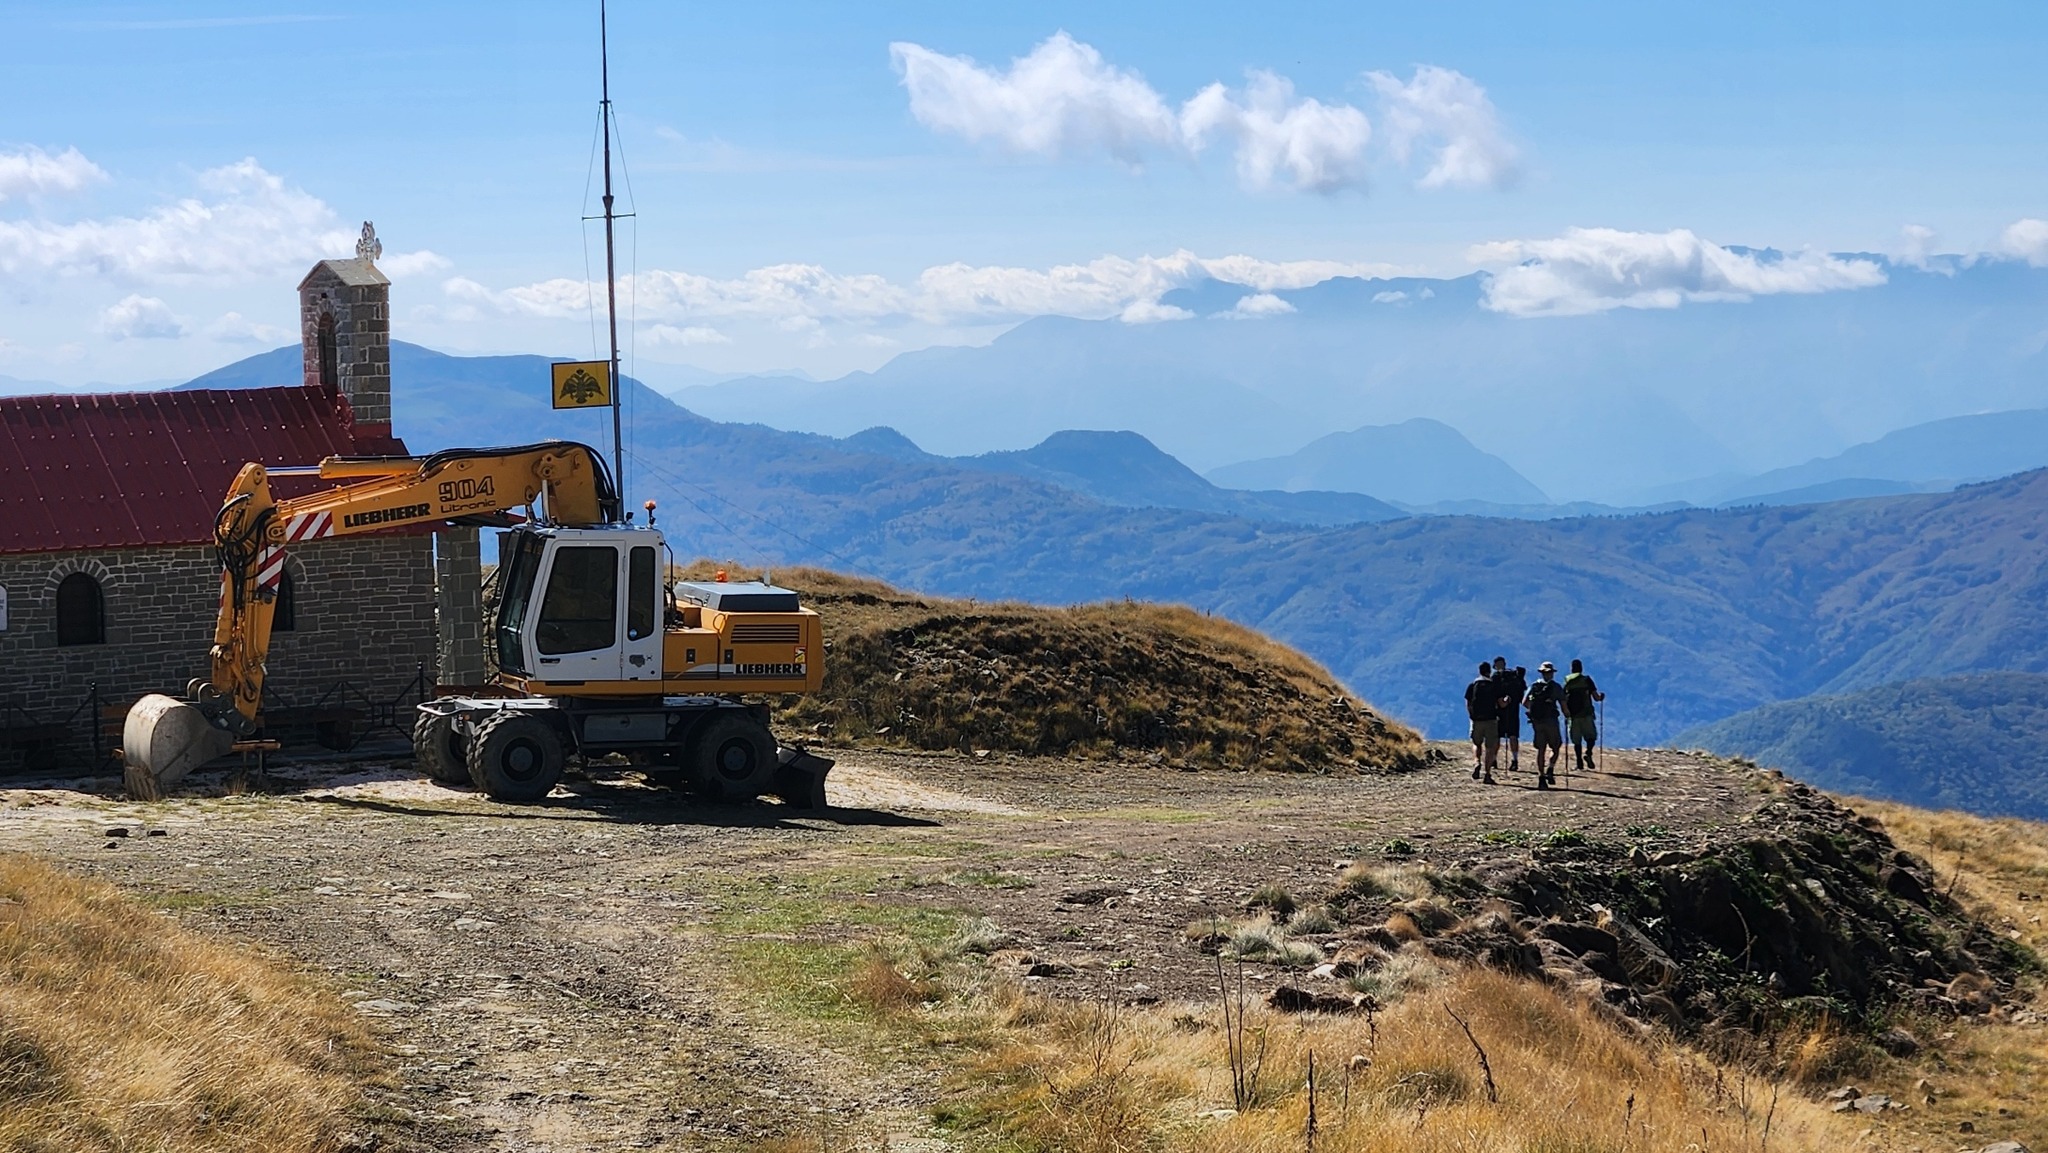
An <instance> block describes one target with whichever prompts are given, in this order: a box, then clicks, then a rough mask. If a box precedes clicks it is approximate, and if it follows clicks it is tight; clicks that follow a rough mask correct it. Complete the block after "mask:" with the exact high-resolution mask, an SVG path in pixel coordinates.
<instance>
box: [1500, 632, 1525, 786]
mask: <svg viewBox="0 0 2048 1153" xmlns="http://www.w3.org/2000/svg"><path fill="white" fill-rule="evenodd" d="M1493 683H1494V684H1495V686H1497V687H1498V688H1499V689H1500V734H1499V736H1500V739H1501V740H1504V741H1506V742H1507V744H1508V771H1509V772H1511V773H1518V772H1520V771H1521V770H1522V698H1523V697H1524V696H1525V695H1527V694H1528V692H1529V670H1528V669H1525V668H1522V667H1521V666H1520V665H1517V666H1515V667H1514V668H1509V667H1508V659H1507V658H1506V657H1495V658H1493Z"/></svg>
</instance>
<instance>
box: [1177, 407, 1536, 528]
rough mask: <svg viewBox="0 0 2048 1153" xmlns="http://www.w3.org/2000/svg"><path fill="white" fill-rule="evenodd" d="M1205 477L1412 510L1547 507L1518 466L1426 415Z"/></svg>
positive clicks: (1224, 468)
mask: <svg viewBox="0 0 2048 1153" xmlns="http://www.w3.org/2000/svg"><path fill="white" fill-rule="evenodd" d="M1207 475H1208V477H1209V479H1210V480H1212V481H1214V482H1215V483H1217V484H1219V485H1223V486H1225V487H1227V488H1246V489H1281V490H1283V491H1286V492H1299V491H1302V490H1304V489H1323V490H1329V491H1335V492H1361V493H1367V494H1370V495H1372V496H1376V497H1379V498H1380V499H1381V500H1387V501H1394V502H1397V503H1399V504H1401V505H1403V506H1406V507H1410V508H1413V507H1419V506H1427V505H1435V504H1443V503H1450V502H1457V501H1479V502H1485V503H1487V504H1493V505H1507V506H1515V505H1519V506H1536V505H1546V504H1549V503H1550V498H1549V497H1547V496H1545V495H1544V494H1543V490H1542V489H1539V488H1537V487H1536V486H1535V485H1533V484H1530V483H1529V479H1528V478H1527V477H1525V476H1523V475H1522V474H1521V473H1519V472H1516V471H1515V469H1514V466H1513V465H1510V464H1509V463H1508V462H1506V461H1504V460H1502V459H1501V458H1499V457H1497V456H1495V455H1493V454H1492V453H1489V452H1481V451H1480V450H1479V449H1478V447H1476V446H1475V445H1473V443H1472V442H1471V441H1469V440H1466V439H1465V436H1464V434H1463V433H1461V432H1459V431H1458V430H1457V429H1455V428H1452V427H1451V426H1450V425H1447V424H1444V423H1443V422H1441V421H1435V420H1430V419H1428V418H1426V417H1415V418H1414V419H1412V420H1405V421H1402V422H1401V423H1399V424H1390V425H1366V426H1364V427H1361V428H1355V429H1352V430H1351V431H1350V432H1333V433H1331V434H1329V435H1328V436H1324V437H1319V438H1318V439H1316V440H1312V441H1310V442H1309V443H1308V444H1306V445H1304V446H1302V447H1301V448H1300V449H1297V450H1296V451H1294V452H1292V453H1289V454H1287V455H1286V456H1277V457H1267V458H1265V459H1262V460H1247V461H1240V462H1238V463H1237V464H1227V465H1223V466H1221V467H1218V468H1212V469H1210V470H1209V472H1208V474H1207Z"/></svg>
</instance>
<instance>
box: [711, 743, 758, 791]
mask: <svg viewBox="0 0 2048 1153" xmlns="http://www.w3.org/2000/svg"><path fill="white" fill-rule="evenodd" d="M757 763H758V762H757V759H756V758H755V756H754V746H753V743H752V742H751V741H745V740H737V739H735V740H730V741H727V742H725V743H724V744H722V745H720V746H718V758H717V764H718V775H719V776H721V777H723V778H725V779H726V780H728V781H745V780H748V779H750V778H752V777H753V775H754V770H755V768H756V765H757Z"/></svg>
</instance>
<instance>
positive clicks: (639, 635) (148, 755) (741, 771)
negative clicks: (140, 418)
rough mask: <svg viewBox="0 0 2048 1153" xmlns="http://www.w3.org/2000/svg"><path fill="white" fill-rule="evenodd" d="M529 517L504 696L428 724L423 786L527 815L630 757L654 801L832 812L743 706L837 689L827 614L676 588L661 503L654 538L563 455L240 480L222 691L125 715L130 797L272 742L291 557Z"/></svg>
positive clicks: (600, 475)
mask: <svg viewBox="0 0 2048 1153" xmlns="http://www.w3.org/2000/svg"><path fill="white" fill-rule="evenodd" d="M285 475H297V476H318V477H319V478H321V479H322V480H328V481H335V482H340V483H338V484H337V485H335V486H334V487H331V488H328V489H325V490H323V491H319V492H316V493H314V494H312V495H309V496H303V497H293V498H290V499H286V500H278V499H276V498H275V497H274V496H273V495H272V493H271V485H270V478H271V477H273V476H285ZM521 509H523V510H524V513H525V516H524V519H523V520H520V521H519V522H518V523H516V524H514V525H513V527H512V528H511V530H510V531H509V532H507V533H504V534H503V535H502V536H501V537H500V548H499V558H498V577H497V580H498V597H497V610H496V615H495V619H494V620H492V621H490V622H488V625H487V627H488V629H489V632H488V635H487V638H486V643H487V644H489V645H490V646H491V648H492V650H493V652H494V653H495V655H496V657H497V661H496V664H497V670H498V671H497V673H496V675H495V683H494V684H493V685H492V686H491V687H490V691H489V692H488V693H479V694H478V695H474V696H445V697H439V698H437V699H435V700H431V701H427V702H425V703H424V704H422V705H420V708H419V716H418V719H417V721H416V723H415V726H414V730H413V747H414V752H415V754H416V758H417V761H418V764H419V767H420V768H421V770H423V771H424V772H425V773H426V774H427V775H429V776H431V777H433V778H435V779H436V780H440V781H446V782H449V783H463V784H472V785H474V786H476V787H477V788H479V789H482V790H483V791H485V792H487V793H489V794H490V795H491V796H492V797H494V798H497V799H499V800H503V801H514V802H528V801H536V800H539V799H540V798H542V797H545V796H546V795H547V794H548V792H549V791H550V790H551V789H553V788H554V786H555V783H556V781H557V780H559V779H560V777H561V775H562V770H563V768H564V766H565V763H566V762H567V760H568V758H569V757H571V756H580V757H583V758H586V759H589V758H596V757H601V756H607V755H609V754H614V753H617V754H623V756H624V757H625V758H626V760H627V761H628V762H629V763H631V764H633V765H636V766H638V767H640V768H641V769H642V770H643V771H644V772H645V773H646V774H647V776H648V777H649V779H651V780H653V781H655V782H657V783H660V784H665V785H670V786H677V787H683V788H687V789H689V790H690V791H692V792H695V793H697V794H699V795H704V796H709V797H714V798H723V799H740V798H747V797H754V796H758V795H761V794H763V793H772V794H775V795H779V796H781V797H782V798H783V799H785V800H786V801H789V802H790V803H791V804H794V805H798V806H801V807H817V806H821V805H823V804H824V803H825V800H824V791H825V775H826V773H827V772H828V771H829V770H830V769H831V766H832V763H831V762H830V761H828V760H825V759H823V758H821V757H816V756H812V755H810V754H808V753H805V752H803V751H802V750H799V749H788V748H780V747H778V745H777V744H776V741H775V739H774V737H773V736H771V735H770V733H769V728H768V710H767V707H766V706H765V705H761V704H754V703H749V702H748V701H747V700H746V698H748V697H757V696H761V695H768V694H788V693H808V692H816V691H817V690H818V689H819V687H820V686H821V685H822V684H823V683H824V677H825V667H824V660H823V655H824V636H823V630H822V628H821V625H820V622H819V619H818V615H817V613H815V612H813V611H812V610H810V609H807V608H805V607H803V606H802V605H801V604H800V603H799V598H798V596H797V594H796V593H795V592H793V591H791V590H789V589H784V588H778V587H775V586H774V585H772V584H767V583H762V582H757V581H744V582H727V581H725V580H723V578H722V574H721V579H720V580H718V581H705V582H691V581H678V580H674V579H672V578H671V577H669V576H668V574H670V573H671V572H672V571H673V563H672V562H673V557H672V556H671V554H670V553H669V551H668V548H667V545H666V543H665V542H664V540H663V539H662V535H661V532H660V530H659V529H658V528H656V527H655V524H654V520H655V516H654V505H653V502H651V501H650V502H649V503H648V505H647V522H648V523H646V524H644V525H635V524H633V523H631V521H630V518H628V517H626V516H625V515H623V514H622V507H621V501H620V498H619V494H618V490H617V488H616V487H615V485H614V484H613V481H612V478H611V475H610V473H609V472H608V471H607V470H606V468H605V465H604V460H603V458H602V457H600V456H599V455H598V454H597V453H596V452H595V451H593V450H592V449H591V448H590V447H589V446H587V445H582V444H576V443H572V442H568V441H549V442H546V443H543V444H534V445H525V446H520V447H514V448H480V449H450V450H447V451H445V452H437V453H434V454H433V455H431V456H426V457H330V458H328V459H327V460H324V461H322V462H321V463H320V464H318V465H317V466H308V467H305V468H291V469H266V468H265V467H264V466H262V465H260V464H247V465H244V466H243V467H242V470H241V472H240V473H239V474H238V475H237V476H236V478H235V482H234V485H233V487H232V488H231V489H230V490H229V493H228V497H227V501H226V503H224V504H223V505H222V506H221V509H220V513H219V515H218V516H217V517H216V518H215V521H214V548H215V551H216V552H217V553H218V554H219V557H220V562H221V594H220V614H219V617H218V620H217V622H216V624H215V627H214V638H213V648H212V675H211V677H210V678H209V679H207V680H205V681H193V682H192V683H191V684H190V685H188V686H187V688H186V699H184V700H180V699H178V698H175V697H171V696H165V695H161V694H153V695H150V696H146V697H144V698H142V699H141V700H140V701H138V702H137V703H136V705H135V707H134V708H132V709H131V710H129V713H128V717H127V721H126V723H125V725H124V728H123V732H122V755H123V759H124V762H125V766H126V776H127V783H128V788H129V791H130V793H131V794H133V795H137V796H145V797H146V796H155V795H158V793H160V791H161V790H162V789H164V788H165V787H167V786H169V785H171V784H173V783H175V782H176V781H177V780H178V779H180V778H182V777H183V776H184V775H185V774H186V773H187V772H189V771H190V770H191V769H192V768H194V767H195V766H197V765H200V764H204V763H205V762H207V761H210V760H213V759H215V758H216V757H220V756H224V755H226V754H228V753H229V752H230V751H232V749H233V747H234V744H235V742H236V741H237V740H238V739H242V738H245V737H249V736H251V735H253V734H255V733H256V732H257V731H258V730H259V729H260V727H261V723H262V705H263V677H264V671H265V670H264V662H265V659H266V657H267V654H268V651H269V648H270V629H271V617H272V614H273V613H274V612H275V610H276V606H277V589H278V585H279V582H280V579H281V578H282V576H283V574H284V559H285V549H286V548H287V547H288V546H290V545H293V544H297V543H301V542H307V541H315V540H320V539H324V538H327V537H334V536H347V535H350V534H354V533H364V532H374V531H377V530H379V529H386V528H390V527H393V526H397V525H404V524H417V523H439V522H445V521H453V522H456V523H472V524H474V523H484V522H488V521H492V520H497V521H499V522H502V521H503V520H505V519H509V518H506V517H505V514H506V513H507V512H510V511H512V510H521Z"/></svg>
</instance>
